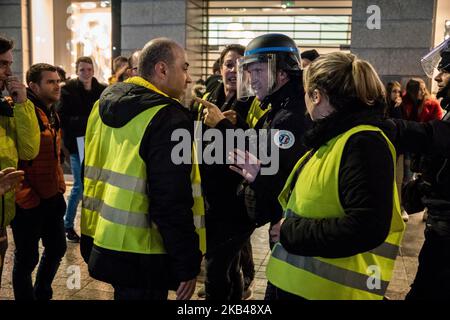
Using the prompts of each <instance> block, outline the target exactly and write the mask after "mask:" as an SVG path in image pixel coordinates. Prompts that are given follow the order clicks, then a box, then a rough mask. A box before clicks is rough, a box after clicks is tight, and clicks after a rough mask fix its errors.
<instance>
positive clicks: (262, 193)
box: [218, 79, 311, 227]
mask: <svg viewBox="0 0 450 320" xmlns="http://www.w3.org/2000/svg"><path fill="white" fill-rule="evenodd" d="M269 104H270V107H271V109H270V110H269V111H268V112H267V113H265V114H264V116H263V117H262V118H261V119H259V121H258V123H257V124H256V126H255V129H257V130H267V131H268V132H269V130H270V129H279V130H288V131H290V132H291V133H292V134H293V136H294V138H295V142H294V145H293V146H291V147H290V148H288V149H281V148H279V159H278V163H279V168H278V170H277V172H276V174H274V175H261V174H259V175H258V176H257V177H256V179H255V181H254V182H253V183H252V184H251V185H248V184H246V183H244V184H243V186H242V187H243V191H242V192H243V193H245V199H246V207H247V211H248V213H249V215H250V216H251V217H253V219H254V224H255V226H258V227H259V226H262V225H264V224H266V223H267V222H271V223H276V222H278V221H279V220H280V219H281V216H282V209H281V206H280V204H279V202H278V195H279V194H280V192H281V190H282V188H283V186H284V183H285V182H286V180H287V178H288V176H289V174H290V173H291V170H292V168H293V167H294V165H295V163H296V162H297V160H298V159H299V158H300V157H301V156H302V155H303V153H304V152H305V151H306V148H305V147H304V145H303V144H302V137H303V134H304V133H305V131H306V130H307V129H308V128H309V127H310V125H311V121H310V118H309V116H308V115H306V105H305V100H304V90H303V88H302V86H301V81H300V80H299V79H297V80H291V81H289V82H288V83H286V84H285V85H284V86H283V87H281V88H280V89H279V90H277V91H276V92H274V93H273V94H271V95H269V96H267V97H266V98H265V99H264V101H262V102H261V108H267V107H268V105H269ZM229 126H230V123H229V121H227V120H223V121H221V122H220V123H219V125H218V128H220V129H221V130H224V129H225V128H227V127H229ZM272 139H273V137H271V135H270V134H268V136H267V142H266V143H265V144H266V145H267V146H268V147H270V146H271V144H272V143H271V142H272V141H271V140H272ZM270 153H271V151H270V148H269V154H270ZM272 164H273V163H272Z"/></svg>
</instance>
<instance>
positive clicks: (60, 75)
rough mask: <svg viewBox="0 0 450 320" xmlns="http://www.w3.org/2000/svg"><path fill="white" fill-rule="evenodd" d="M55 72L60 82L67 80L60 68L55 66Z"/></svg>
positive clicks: (64, 72)
mask: <svg viewBox="0 0 450 320" xmlns="http://www.w3.org/2000/svg"><path fill="white" fill-rule="evenodd" d="M56 72H58V74H59V78H60V79H61V81H63V82H64V81H66V80H67V76H66V71H65V70H64V69H63V68H62V67H60V66H56Z"/></svg>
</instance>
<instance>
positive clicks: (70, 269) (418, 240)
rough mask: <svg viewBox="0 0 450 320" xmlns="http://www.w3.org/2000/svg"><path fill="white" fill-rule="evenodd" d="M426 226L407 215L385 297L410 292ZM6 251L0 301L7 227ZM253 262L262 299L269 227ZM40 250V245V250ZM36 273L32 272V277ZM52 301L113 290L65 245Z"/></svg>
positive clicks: (262, 231) (256, 294) (7, 274)
mask: <svg viewBox="0 0 450 320" xmlns="http://www.w3.org/2000/svg"><path fill="white" fill-rule="evenodd" d="M66 177H67V179H66V180H67V181H68V188H67V189H68V190H67V192H66V197H67V196H68V194H69V193H70V189H71V187H72V186H71V177H70V176H66ZM79 218H80V208H78V213H77V217H76V224H75V225H76V226H77V227H76V229H77V231H78V232H79ZM424 227H425V223H424V222H423V221H422V213H418V214H415V215H411V216H410V220H409V222H408V223H407V229H406V233H405V236H404V239H403V243H402V247H401V250H400V255H399V256H398V257H397V260H396V263H395V269H394V274H393V278H392V280H391V282H390V284H389V287H388V291H387V294H386V296H387V297H388V298H389V299H392V300H402V299H404V297H405V295H406V294H407V293H408V291H409V286H410V284H411V283H412V281H413V280H414V276H415V274H416V272H417V256H418V254H419V251H420V248H421V247H422V243H423V240H424V238H423V230H424ZM8 239H9V248H8V251H7V255H6V259H5V265H4V269H3V276H2V288H1V289H0V300H13V299H14V294H13V290H12V283H11V271H12V267H13V258H14V254H13V252H14V242H13V241H12V239H13V237H12V233H11V229H10V228H8ZM252 246H253V260H254V262H255V271H256V274H255V281H254V285H253V295H252V297H251V299H254V300H262V299H263V298H264V292H265V288H266V282H267V280H266V276H265V270H266V265H267V262H268V259H269V253H270V252H269V248H268V227H267V226H265V227H262V228H259V229H257V230H256V231H255V232H254V234H253V235H252ZM40 249H41V251H42V246H41V247H40ZM78 272H79V275H80V277H79V279H80V281H79V283H77V282H76V281H74V277H73V275H74V274H76V273H77V274H78ZM34 276H35V272H34V273H33V278H34ZM204 280H205V271H204V267H202V271H201V273H200V275H199V276H198V281H197V286H196V290H195V293H194V295H193V296H192V299H194V300H197V299H198V300H201V299H200V298H199V297H198V295H197V292H198V290H199V289H200V288H201V287H202V286H203V282H204ZM53 292H54V293H53V298H54V299H55V300H111V299H112V298H113V288H112V287H111V286H110V285H109V284H107V283H103V282H100V281H97V280H94V279H92V278H91V277H89V274H88V271H87V265H86V264H85V263H84V261H83V259H82V258H81V255H80V251H79V244H78V243H70V242H68V243H67V252H66V255H65V256H64V258H63V259H62V261H61V265H60V267H59V270H58V273H57V274H56V277H55V280H54V282H53ZM169 299H175V293H174V292H170V293H169Z"/></svg>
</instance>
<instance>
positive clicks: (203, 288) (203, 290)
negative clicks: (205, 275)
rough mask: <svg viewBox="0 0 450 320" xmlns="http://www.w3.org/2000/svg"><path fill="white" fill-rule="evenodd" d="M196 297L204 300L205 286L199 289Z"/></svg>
mask: <svg viewBox="0 0 450 320" xmlns="http://www.w3.org/2000/svg"><path fill="white" fill-rule="evenodd" d="M197 295H198V297H199V298H206V290H205V286H203V287H201V288H200V289H199V290H198V292H197Z"/></svg>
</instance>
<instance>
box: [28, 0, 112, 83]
mask: <svg viewBox="0 0 450 320" xmlns="http://www.w3.org/2000/svg"><path fill="white" fill-rule="evenodd" d="M31 36H32V63H38V62H46V63H50V64H55V65H59V66H61V67H63V68H64V69H65V70H66V73H67V75H68V76H71V77H75V76H76V75H75V71H76V70H75V61H76V60H77V58H78V57H81V56H88V57H91V58H92V59H93V61H94V64H95V66H94V67H95V77H96V78H97V79H98V80H99V81H100V82H104V83H106V82H107V81H108V78H109V77H110V76H111V1H71V0H32V1H31Z"/></svg>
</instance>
